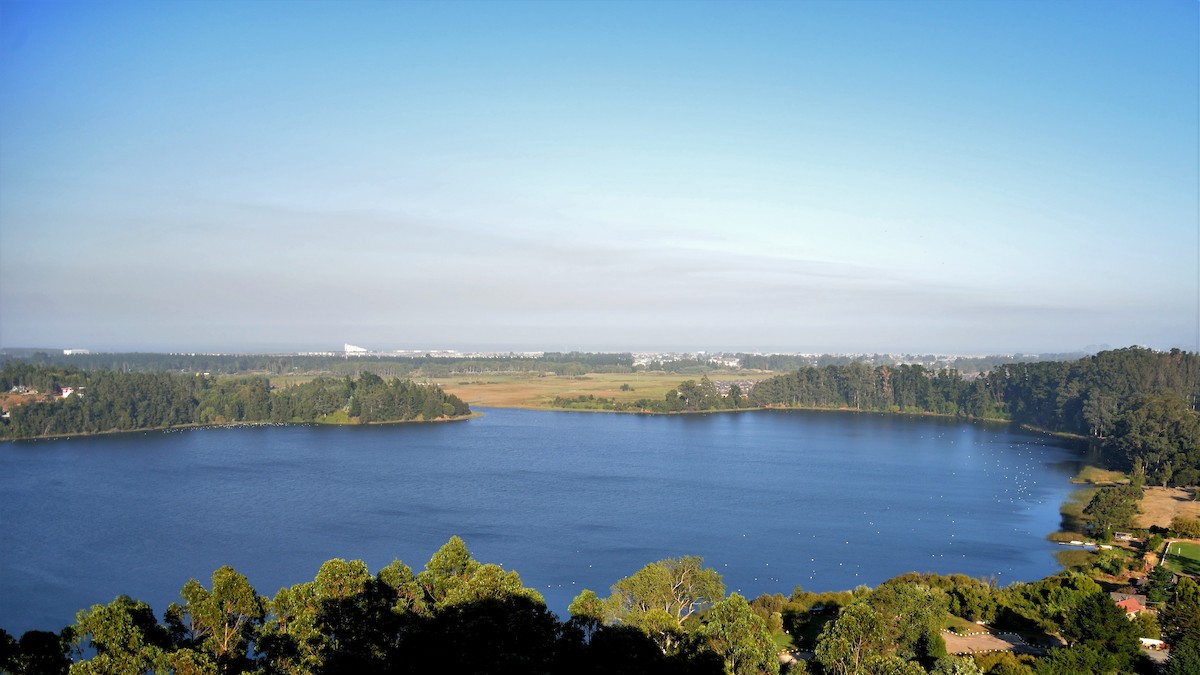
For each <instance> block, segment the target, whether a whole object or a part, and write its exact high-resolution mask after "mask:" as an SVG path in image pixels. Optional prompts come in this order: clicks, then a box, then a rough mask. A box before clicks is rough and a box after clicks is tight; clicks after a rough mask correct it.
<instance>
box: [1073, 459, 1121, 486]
mask: <svg viewBox="0 0 1200 675" xmlns="http://www.w3.org/2000/svg"><path fill="white" fill-rule="evenodd" d="M1071 482H1072V483H1091V484H1092V485H1113V484H1117V483H1128V482H1129V476H1128V475H1127V474H1125V473H1124V472H1121V471H1110V470H1108V469H1101V468H1100V467H1096V466H1092V465H1090V464H1089V465H1087V466H1085V467H1083V468H1082V469H1080V470H1079V473H1078V474H1076V476H1075V477H1074V478H1072V479H1071Z"/></svg>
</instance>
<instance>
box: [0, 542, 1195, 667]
mask: <svg viewBox="0 0 1200 675" xmlns="http://www.w3.org/2000/svg"><path fill="white" fill-rule="evenodd" d="M179 597H180V602H176V603H171V604H170V605H169V606H168V607H167V608H166V609H165V611H164V612H163V613H162V614H161V618H159V615H156V614H155V612H154V610H153V608H151V607H150V606H149V605H147V604H146V603H144V602H141V601H138V600H136V599H133V598H130V597H127V596H121V597H118V598H116V599H115V600H113V601H112V602H110V603H108V604H98V605H94V606H92V607H90V608H87V609H83V610H80V611H79V613H78V614H77V616H76V617H75V622H74V623H73V624H72V625H70V626H68V627H66V628H64V629H63V630H61V631H59V632H57V633H52V632H48V631H30V632H28V633H26V634H25V635H23V636H22V637H21V638H20V639H19V640H18V639H14V638H13V637H12V636H10V635H8V634H7V633H5V632H3V631H0V670H2V671H3V672H7V673H13V674H14V675H27V674H28V675H31V674H32V673H68V672H70V673H72V674H73V675H87V674H92V673H129V674H140V673H151V672H154V673H178V674H185V673H186V674H190V675H216V674H217V673H221V674H228V675H233V674H241V673H256V674H261V675H274V674H289V675H295V674H299V673H311V674H318V673H355V674H363V675H372V674H375V673H379V674H382V673H409V672H412V673H424V672H430V671H431V670H436V671H437V672H447V673H476V674H481V675H482V674H487V673H523V674H538V673H547V674H548V673H617V672H619V673H634V674H636V673H705V674H708V673H711V674H712V675H718V674H720V673H729V674H739V675H740V674H750V673H759V674H762V673H771V674H774V673H780V672H781V671H783V672H790V673H805V672H811V673H823V674H830V675H833V674H839V675H848V674H850V673H861V674H875V675H883V674H888V675H891V674H899V675H925V674H928V673H933V674H937V675H952V674H953V675H960V674H970V675H982V674H984V673H987V674H988V675H1088V674H1092V673H1094V674H1100V673H1106V674H1107V673H1135V672H1146V673H1149V672H1154V670H1153V666H1152V665H1150V664H1149V663H1148V661H1147V660H1146V659H1145V657H1144V656H1143V655H1142V654H1141V652H1140V651H1139V649H1138V646H1139V640H1138V639H1139V637H1145V636H1144V635H1141V634H1142V633H1146V632H1151V633H1153V634H1155V635H1159V636H1161V637H1162V639H1164V640H1166V641H1167V642H1168V643H1169V644H1171V645H1172V646H1173V647H1174V648H1173V649H1172V651H1171V657H1170V660H1169V661H1168V663H1167V670H1166V672H1168V673H1171V674H1173V675H1176V674H1179V673H1191V672H1196V670H1195V669H1196V668H1198V667H1200V645H1197V644H1196V643H1197V641H1198V640H1200V586H1198V585H1197V584H1196V582H1195V581H1194V580H1192V579H1191V578H1189V577H1187V576H1181V577H1178V578H1177V579H1171V580H1168V581H1167V584H1166V586H1165V587H1164V596H1163V597H1164V598H1165V601H1164V602H1163V603H1162V604H1161V605H1160V606H1159V611H1158V613H1157V617H1158V618H1157V620H1155V619H1153V618H1152V617H1150V615H1147V616H1146V618H1145V619H1144V620H1143V619H1141V618H1139V619H1138V620H1135V621H1131V620H1129V619H1127V618H1126V610H1125V609H1123V608H1120V607H1118V606H1117V605H1116V603H1115V601H1114V599H1113V598H1112V597H1110V595H1109V593H1107V592H1106V591H1105V589H1104V588H1103V587H1102V586H1101V585H1100V584H1097V583H1096V582H1095V581H1093V580H1092V579H1090V578H1088V577H1087V576H1084V575H1081V574H1075V573H1063V574H1059V575H1055V576H1052V577H1049V578H1046V579H1042V580H1040V581H1035V582H1031V583H1016V584H1012V585H1010V586H1007V587H998V586H997V585H996V584H995V582H994V581H989V580H980V579H972V578H970V577H966V576H963V575H949V576H942V575H935V574H915V573H913V574H906V575H902V576H900V577H896V578H894V579H891V580H889V581H887V582H884V583H883V584H881V585H879V586H878V587H877V588H874V589H870V588H867V587H859V588H856V589H854V590H852V591H842V592H836V593H811V592H807V591H804V590H802V589H800V588H799V587H797V588H796V589H795V590H793V591H792V593H791V594H790V595H788V596H784V595H782V594H776V595H764V596H761V597H759V598H755V599H753V600H747V599H746V598H743V597H742V596H740V595H738V594H736V593H733V594H730V595H726V593H725V588H724V584H723V581H722V579H721V576H720V575H719V574H718V573H717V572H716V571H715V570H712V569H708V568H705V567H704V566H703V561H702V560H701V559H699V558H694V557H683V558H673V559H666V560H660V561H658V562H654V563H650V564H648V565H646V566H645V567H643V568H642V569H641V570H638V571H636V572H635V573H633V574H632V575H630V576H629V577H626V578H624V579H620V580H618V581H616V582H615V583H614V584H613V586H612V589H611V593H610V594H609V595H608V596H607V597H604V598H601V597H600V596H599V595H597V594H596V593H595V592H593V591H590V590H585V591H583V592H582V593H580V595H579V596H578V597H576V599H575V601H574V602H572V604H571V606H570V610H569V611H570V616H569V617H567V618H565V619H563V618H560V617H558V616H556V615H555V614H553V613H552V612H550V611H549V610H548V609H547V607H546V605H545V603H544V601H543V599H542V596H541V595H540V594H539V593H538V592H537V591H536V590H535V589H533V588H529V587H526V586H524V584H523V582H522V580H521V578H520V576H519V575H518V573H517V572H515V571H509V570H504V569H502V568H501V567H499V566H497V565H493V564H484V563H481V562H479V561H476V560H474V559H473V558H472V557H471V555H470V552H469V551H468V549H467V547H466V544H465V543H464V542H463V541H462V540H461V539H459V538H457V537H454V538H451V540H450V541H449V542H447V543H446V544H445V545H444V546H443V547H442V548H441V549H439V550H438V551H437V552H435V553H434V554H433V556H432V557H431V558H430V560H429V562H428V563H426V565H425V567H424V569H423V570H422V571H420V572H414V571H413V570H412V568H410V567H409V566H408V565H405V564H404V563H402V562H400V561H399V560H396V561H393V562H392V563H390V564H389V565H387V566H385V567H383V568H382V569H379V570H377V571H376V572H374V573H371V572H370V571H369V570H368V568H367V566H366V565H365V564H364V563H363V562H362V561H358V560H350V561H347V560H343V559H334V560H329V561H328V562H326V563H324V564H323V565H321V567H320V569H319V570H317V573H316V576H315V577H314V579H313V580H312V581H307V582H301V583H297V584H295V585H293V586H289V587H285V588H281V589H279V590H278V592H276V593H275V595H274V596H273V597H267V596H263V595H260V594H259V593H258V591H257V590H256V589H254V588H253V587H252V586H251V585H250V583H249V581H248V580H247V579H246V578H245V577H244V576H243V575H241V574H239V573H238V572H237V571H236V570H234V569H232V568H230V567H222V568H220V569H218V570H216V571H215V572H214V573H213V575H212V579H211V581H210V582H209V583H203V582H200V581H198V580H195V579H192V580H188V581H187V583H185V584H184V585H183V587H182V589H181V591H180V594H179ZM947 631H949V632H947ZM981 634H983V635H1007V636H1008V639H1009V640H1010V641H1011V644H1012V645H1014V646H1016V647H1019V648H1015V647H1014V648H1013V649H1012V650H1008V651H1005V652H1003V653H987V654H977V655H974V656H971V655H969V654H958V655H955V654H951V653H948V649H947V644H948V637H947V636H953V635H966V638H964V639H968V640H969V637H970V635H981ZM780 644H788V645H792V646H794V647H798V648H799V649H800V650H803V651H797V652H791V653H788V652H782V653H781V649H780V647H779V646H778V645H780ZM954 644H955V645H956V649H955V650H956V651H961V650H967V651H968V652H969V651H971V648H970V647H968V646H962V645H964V644H966V643H964V642H962V641H961V640H960V639H958V638H955V641H954ZM1002 644H1003V643H1002ZM797 655H799V656H800V657H801V658H797Z"/></svg>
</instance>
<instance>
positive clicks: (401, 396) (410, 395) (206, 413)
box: [0, 361, 471, 439]
mask: <svg viewBox="0 0 1200 675" xmlns="http://www.w3.org/2000/svg"><path fill="white" fill-rule="evenodd" d="M64 387H69V388H71V389H72V393H71V395H69V396H66V397H65V398H55V397H56V396H58V395H59V394H60V393H61V392H63V391H64ZM0 391H5V392H12V391H26V392H38V393H39V394H40V396H41V397H42V399H43V400H36V401H31V402H27V403H24V404H22V405H14V406H12V407H11V409H10V410H9V411H8V415H9V416H8V418H7V419H5V420H4V421H3V424H0V439H6V438H7V439H17V438H33V437H42V436H56V435H69V434H95V433H105V432H110V431H134V430H142V429H164V428H170V427H179V426H188V425H222V424H250V423H280V424H283V423H289V424H290V423H306V422H307V423H314V422H323V423H341V424H355V423H357V424H365V423H373V422H404V421H413V420H425V421H429V420H435V419H442V418H456V417H463V416H465V415H469V414H470V413H471V409H470V407H469V406H468V405H467V404H466V403H464V402H463V401H462V400H461V399H459V398H458V397H457V396H453V395H450V394H446V393H445V392H444V391H442V389H441V388H440V387H437V386H436V385H428V384H418V383H415V382H412V381H410V380H400V379H398V378H393V379H392V380H391V381H385V380H384V379H383V378H381V377H379V376H378V375H375V374H372V373H363V374H361V375H360V376H359V377H358V378H357V379H351V378H350V377H343V378H338V379H335V378H317V379H314V380H312V381H310V382H307V383H305V384H301V385H297V386H294V387H287V388H283V389H276V390H272V388H271V384H270V382H269V380H268V379H267V378H265V377H261V376H260V377H212V376H206V375H184V374H176V373H167V372H131V373H127V372H120V371H114V370H107V369H100V370H82V369H79V368H74V367H60V366H39V365H34V364H31V363H27V362H20V361H9V362H7V363H5V364H4V367H3V368H0Z"/></svg>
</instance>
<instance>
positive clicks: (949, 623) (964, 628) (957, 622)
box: [942, 612, 985, 635]
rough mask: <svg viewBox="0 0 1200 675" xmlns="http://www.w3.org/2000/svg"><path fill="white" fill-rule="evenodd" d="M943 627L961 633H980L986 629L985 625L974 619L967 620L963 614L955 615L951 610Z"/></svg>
mask: <svg viewBox="0 0 1200 675" xmlns="http://www.w3.org/2000/svg"><path fill="white" fill-rule="evenodd" d="M942 628H948V629H950V630H952V631H954V632H955V633H958V634H959V635H965V634H967V633H978V632H980V631H982V630H985V629H984V627H983V626H980V625H979V624H977V623H975V622H974V621H967V620H966V619H964V618H962V617H961V616H954V615H953V614H950V613H949V612H947V613H946V620H945V621H943V622H942Z"/></svg>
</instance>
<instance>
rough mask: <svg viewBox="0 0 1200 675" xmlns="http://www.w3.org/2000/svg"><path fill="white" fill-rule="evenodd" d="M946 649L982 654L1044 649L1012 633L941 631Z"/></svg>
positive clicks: (1040, 651)
mask: <svg viewBox="0 0 1200 675" xmlns="http://www.w3.org/2000/svg"><path fill="white" fill-rule="evenodd" d="M942 637H943V638H945V639H946V651H947V652H948V653H950V654H982V653H985V652H1016V653H1018V654H1044V653H1045V650H1044V649H1041V648H1040V647H1036V646H1034V645H1031V644H1029V643H1027V642H1025V639H1024V638H1022V637H1021V636H1019V635H1016V634H1014V633H976V634H974V635H957V634H955V633H951V632H943V633H942Z"/></svg>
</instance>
